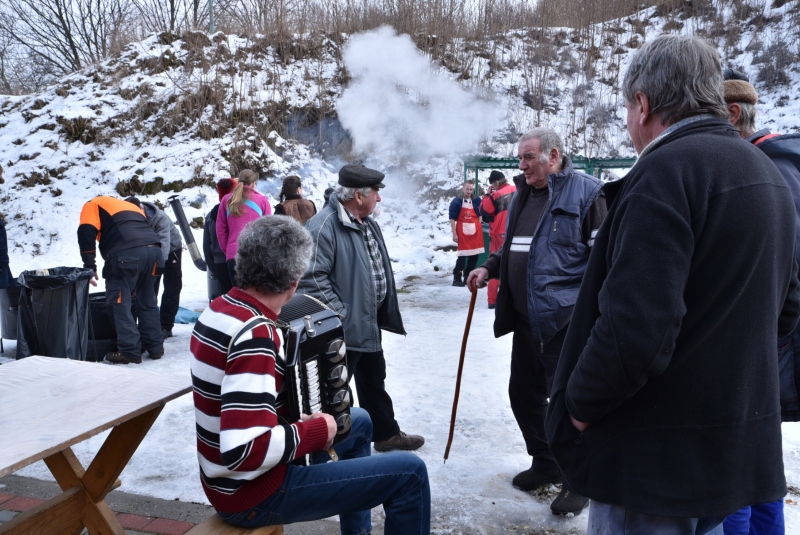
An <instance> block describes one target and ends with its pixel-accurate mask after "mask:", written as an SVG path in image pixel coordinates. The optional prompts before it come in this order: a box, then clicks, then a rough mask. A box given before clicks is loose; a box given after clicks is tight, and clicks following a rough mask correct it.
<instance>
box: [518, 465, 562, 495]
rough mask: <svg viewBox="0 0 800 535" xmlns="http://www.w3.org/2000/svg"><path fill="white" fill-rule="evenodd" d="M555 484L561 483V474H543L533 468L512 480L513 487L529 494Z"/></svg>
mask: <svg viewBox="0 0 800 535" xmlns="http://www.w3.org/2000/svg"><path fill="white" fill-rule="evenodd" d="M554 483H561V474H555V475H552V474H542V473H541V472H537V471H536V470H534V469H533V467H532V466H531V467H530V468H528V469H527V470H525V471H524V472H520V473H519V474H517V475H515V476H514V479H512V480H511V484H512V485H514V486H515V487H517V488H518V489H520V490H525V491H528V492H530V491H534V490H536V489H538V488H541V487H544V486H545V485H552V484H554Z"/></svg>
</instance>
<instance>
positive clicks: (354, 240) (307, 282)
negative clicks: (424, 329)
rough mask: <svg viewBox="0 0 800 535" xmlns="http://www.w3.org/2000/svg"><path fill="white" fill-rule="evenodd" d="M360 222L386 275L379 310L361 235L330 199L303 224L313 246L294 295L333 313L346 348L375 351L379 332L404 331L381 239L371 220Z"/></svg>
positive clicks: (399, 332)
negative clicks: (372, 240) (371, 238)
mask: <svg viewBox="0 0 800 535" xmlns="http://www.w3.org/2000/svg"><path fill="white" fill-rule="evenodd" d="M364 223H365V224H366V225H368V226H369V229H370V230H371V231H372V233H373V234H374V236H375V239H376V240H377V241H378V245H379V246H380V249H381V256H382V257H383V268H384V270H385V271H386V285H387V287H386V299H384V301H383V304H382V305H381V308H380V309H379V310H376V308H377V303H376V297H375V287H374V285H373V281H372V274H371V269H370V259H369V253H368V252H367V247H366V245H365V244H364V238H363V237H362V235H361V230H360V229H359V228H358V227H357V226H356V225H355V224H354V223H352V222H351V221H350V217H349V216H348V214H347V210H345V208H344V207H343V206H342V205H341V204H339V199H338V198H337V197H336V194H333V195H331V198H330V202H329V203H328V205H327V206H326V207H324V208H323V209H322V210H320V211H319V213H318V214H317V215H315V216H314V217H312V218H311V219H309V220H308V221H307V222H306V229H307V230H308V231H309V232H310V233H311V237H312V238H313V239H314V246H313V249H312V251H311V264H310V265H309V268H308V271H306V273H305V275H303V278H302V279H300V285H299V286H298V288H297V292H298V293H305V294H308V295H311V296H313V297H315V298H317V299H319V300H320V301H322V302H323V303H325V304H326V305H327V306H329V307H331V308H332V309H333V310H334V311H335V312H336V313H337V314H339V316H340V317H341V318H342V323H343V324H344V332H345V343H346V344H347V348H348V349H351V350H353V351H363V352H375V351H380V349H381V333H380V330H381V329H384V330H386V331H389V332H393V333H396V334H406V331H405V329H404V328H403V319H402V318H401V317H400V306H399V304H398V302H397V289H396V286H395V282H394V274H393V273H392V266H391V263H390V262H389V254H388V253H387V252H386V244H385V243H384V241H383V234H381V229H380V227H378V224H377V223H375V221H374V220H373V219H372V218H370V217H367V218H365V219H364Z"/></svg>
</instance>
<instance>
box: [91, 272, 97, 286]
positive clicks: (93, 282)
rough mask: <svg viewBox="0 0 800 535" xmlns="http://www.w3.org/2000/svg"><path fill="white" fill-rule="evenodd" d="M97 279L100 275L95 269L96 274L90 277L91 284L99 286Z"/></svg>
mask: <svg viewBox="0 0 800 535" xmlns="http://www.w3.org/2000/svg"><path fill="white" fill-rule="evenodd" d="M96 280H99V277H98V276H97V272H96V271H95V272H94V276H93V277H92V278H91V279H89V284H91V285H92V286H97V283H96V282H95V281H96Z"/></svg>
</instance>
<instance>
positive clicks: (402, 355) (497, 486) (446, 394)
mask: <svg viewBox="0 0 800 535" xmlns="http://www.w3.org/2000/svg"><path fill="white" fill-rule="evenodd" d="M387 189H388V188H387ZM381 217H384V216H381ZM387 222H388V221H387ZM386 226H387V227H389V228H388V229H387V230H388V232H387V240H388V246H389V251H390V252H392V251H397V252H398V253H399V252H401V251H406V252H408V251H410V250H411V249H413V248H414V246H413V244H414V243H415V242H418V241H419V238H418V237H416V236H414V235H413V234H411V235H409V234H405V233H398V232H394V231H392V228H391V226H390V225H386ZM198 237H199V236H198ZM74 248H75V249H77V244H75V247H74ZM65 253H66V251H65ZM408 254H409V255H411V253H410V252H409V253H408ZM63 258H64V257H63V256H61V257H60V256H48V257H37V259H36V265H35V266H33V265H31V264H30V261H27V264H23V263H21V261H22V259H21V258H14V257H12V267H13V268H14V271H15V273H17V272H19V271H20V270H21V269H26V268H32V267H43V266H47V265H50V266H54V265H58V264H61V263H63V262H59V260H60V259H63ZM451 260H452V261H454V260H455V256H454V255H453V254H452V253H450V254H449V255H448V254H447V253H435V254H434V258H433V260H432V261H431V262H430V263H429V262H421V263H418V264H411V263H398V264H397V269H396V277H397V283H398V287H399V288H402V291H401V293H400V305H401V310H402V313H403V318H404V321H405V324H406V330H407V331H408V336H406V337H402V336H397V335H392V334H386V335H385V338H384V341H385V347H386V355H387V362H388V379H387V389H388V391H389V392H390V394H391V395H392V397H393V399H394V402H395V410H396V413H397V419H398V421H399V423H400V425H401V427H402V429H403V430H405V431H407V432H410V433H419V434H422V435H424V436H425V439H426V443H425V445H424V446H423V447H422V448H421V449H420V450H419V452H418V453H419V455H420V456H421V457H422V458H423V459H424V460H425V462H426V463H427V466H428V472H429V474H430V478H431V493H432V501H433V524H432V528H433V529H432V532H433V533H437V534H454V535H455V534H481V535H483V534H494V533H515V534H516V533H519V534H523V533H524V534H531V533H533V534H545V533H558V534H582V533H585V529H586V521H587V516H588V515H587V514H586V513H585V512H584V513H583V514H581V515H579V516H578V517H575V518H559V517H555V516H553V515H552V514H551V513H550V510H549V503H550V501H551V500H552V498H553V497H554V496H555V492H556V489H555V487H552V488H551V489H550V492H549V494H548V493H543V495H541V496H531V495H529V494H527V493H525V492H522V491H519V490H516V489H514V488H513V487H512V486H511V478H512V477H513V476H514V474H516V473H517V472H519V471H521V470H523V469H525V468H527V467H528V466H529V463H530V460H529V457H528V456H527V454H526V453H525V447H524V444H523V441H522V437H521V435H520V432H519V429H518V427H517V425H516V422H515V421H514V417H513V415H512V413H511V409H510V408H509V402H508V394H507V391H506V390H507V388H506V385H507V380H508V369H509V359H510V349H511V337H510V336H506V337H504V338H501V339H495V338H494V337H493V335H492V331H491V326H492V321H493V312H492V311H491V310H488V309H487V306H486V295H485V292H484V291H481V293H480V294H479V296H478V302H477V305H476V310H475V316H474V318H473V324H472V330H471V334H470V339H469V344H468V347H467V356H466V362H465V366H464V376H463V380H462V389H461V399H460V403H459V411H458V419H457V423H456V434H455V438H454V440H453V446H452V449H451V451H450V458H449V460H448V461H447V463H446V464H445V463H443V454H444V449H445V444H446V441H447V433H448V426H449V418H450V410H451V404H452V398H453V391H454V387H455V376H456V371H457V367H458V355H459V349H460V344H461V337H462V335H463V330H464V323H465V321H466V316H467V308H468V305H469V292H468V291H466V289H464V288H455V287H452V286H450V282H451V279H450V274H449V269H448V267H449V266H450V261H451ZM48 262H49V263H48ZM434 265H436V266H441V269H440V270H439V271H434V269H433V266H434ZM182 305H183V306H185V307H187V308H190V309H194V310H200V309H202V308H203V307H204V306H205V305H206V285H205V274H204V273H202V272H200V271H199V270H197V269H196V268H194V267H193V266H192V265H191V263H190V262H189V261H188V255H187V258H186V260H185V261H184V291H183V294H182ZM191 329H192V326H191V325H176V327H175V329H174V334H175V336H174V337H173V338H171V339H169V340H167V342H166V356H165V358H163V359H161V360H159V361H150V360H147V359H145V362H144V363H143V364H142V365H141V366H142V367H144V368H147V369H150V370H154V371H158V372H162V373H165V374H175V375H179V374H184V375H186V374H188V373H189V337H190V334H191ZM14 354H15V343H14V342H7V343H6V353H5V355H4V356H3V358H1V359H0V361H2V362H8V361H9V360H10V358H13V356H14ZM100 365H103V364H98V366H100ZM104 438H105V435H100V436H96V437H93V438H91V439H89V440H87V441H86V442H83V443H81V444H79V445H77V446H75V448H74V449H75V452H76V454H77V455H78V457H79V458H80V459H81V460H82V462H84V463H88V461H89V460H90V459H91V458H92V456H93V455H94V453H95V452H96V451H97V450H98V449H99V447H100V445H101V443H102V441H103V440H104ZM194 448H195V434H194V414H193V408H192V402H191V397H190V396H189V395H186V396H183V397H181V398H179V399H176V400H175V401H172V402H170V403H169V404H168V405H167V406H166V408H165V409H164V411H163V412H162V414H161V416H160V417H159V419H158V420H157V421H156V423H155V425H154V426H153V428H152V430H151V431H150V433H148V435H147V436H146V437H145V439H144V441H143V442H142V444H141V446H140V447H139V449H138V451H137V452H136V454H135V455H134V456H133V459H132V460H131V462H130V464H129V465H128V466H127V468H126V469H125V471H124V472H123V473H122V476H121V479H122V482H123V486H122V490H124V491H126V492H132V493H136V494H143V495H148V496H155V497H159V498H163V499H168V500H173V499H177V500H181V501H190V502H199V503H207V501H206V499H205V496H204V494H203V491H202V489H201V487H200V483H199V479H198V470H197V463H196V457H195V449H194ZM784 462H785V465H786V475H787V479H788V481H789V484H790V485H792V486H793V487H794V488H793V489H792V491H791V492H792V493H791V494H790V495H789V496H787V499H788V500H790V501H789V502H787V505H786V517H787V533H794V534H800V507H798V505H797V502H800V491H798V488H800V424H785V425H784ZM18 474H19V475H23V476H30V477H35V478H39V479H52V478H51V476H50V474H49V471H48V470H47V468H46V467H45V465H44V464H43V463H41V462H39V463H36V464H34V465H32V466H30V467H28V468H26V469H24V470H21V471H20V472H18ZM374 520H375V522H376V523H381V522H382V511H380V510H376V511H375V513H374Z"/></svg>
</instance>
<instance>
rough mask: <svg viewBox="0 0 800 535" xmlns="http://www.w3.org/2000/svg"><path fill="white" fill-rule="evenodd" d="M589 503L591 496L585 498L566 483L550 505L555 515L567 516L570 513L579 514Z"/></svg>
mask: <svg viewBox="0 0 800 535" xmlns="http://www.w3.org/2000/svg"><path fill="white" fill-rule="evenodd" d="M587 505H589V498H585V497H583V496H581V495H580V494H578V493H577V492H575V491H574V490H571V489H570V488H569V487H568V486H567V484H566V483H564V486H563V487H561V492H559V493H558V496H556V499H555V500H553V503H552V504H551V505H550V510H551V511H552V512H553V514H554V515H558V516H565V515H568V514H570V513H571V514H573V515H579V514H581V511H583V510H584V508H585V507H586V506H587Z"/></svg>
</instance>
